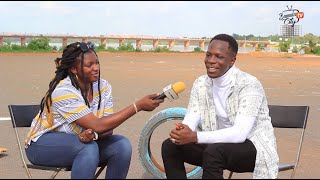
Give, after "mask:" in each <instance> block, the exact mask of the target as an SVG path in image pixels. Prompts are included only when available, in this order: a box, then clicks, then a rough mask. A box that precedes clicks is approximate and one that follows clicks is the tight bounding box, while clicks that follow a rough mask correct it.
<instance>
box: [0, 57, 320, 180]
mask: <svg viewBox="0 0 320 180" xmlns="http://www.w3.org/2000/svg"><path fill="white" fill-rule="evenodd" d="M98 55H99V59H100V62H101V76H102V78H104V79H107V80H109V82H110V83H111V84H112V88H113V97H114V106H115V107H114V110H115V111H119V110H121V109H122V108H124V107H126V106H128V105H130V104H131V103H132V102H134V101H135V100H137V99H139V98H141V97H142V96H145V95H147V94H151V93H157V92H162V89H163V87H165V86H167V85H169V84H171V83H175V82H177V81H183V82H185V84H186V86H187V88H186V90H185V91H184V92H182V93H181V94H180V95H179V96H180V99H178V100H177V101H174V102H169V101H165V102H164V103H163V104H162V105H160V107H158V108H157V109H155V110H154V111H153V112H139V113H138V114H137V115H135V116H133V117H132V118H130V119H129V120H128V121H126V122H125V123H123V124H122V125H120V126H119V127H118V128H116V129H115V130H114V133H115V134H122V135H125V136H127V137H128V138H129V139H130V141H131V143H132V146H133V156H132V161H131V166H130V170H129V174H128V176H127V178H128V179H135V178H138V179H141V178H142V179H145V178H152V177H151V176H150V175H149V174H148V173H146V172H145V170H144V169H143V167H142V165H141V163H140V160H139V155H138V139H139V136H140V133H141V130H142V128H143V127H144V125H145V123H146V122H147V121H148V120H149V118H150V117H151V116H152V115H153V114H155V113H157V112H159V111H160V110H163V109H166V108H170V107H175V106H180V107H187V104H188V100H189V94H190V90H191V87H192V83H193V81H194V80H195V79H196V78H197V77H198V76H200V75H202V74H204V73H205V68H204V63H203V59H204V53H199V54H197V53H100V54H98ZM57 56H61V54H59V53H55V54H54V53H37V54H32V53H17V54H14V53H0V67H1V71H0V75H1V78H0V84H1V85H0V117H9V112H8V108H7V105H8V104H38V103H40V100H41V98H42V96H43V95H44V93H45V92H46V91H47V88H48V83H49V81H50V80H51V79H52V78H53V75H54V71H55V65H54V62H53V60H54V59H55V57H57ZM236 66H237V67H239V68H240V69H242V70H244V71H247V72H249V73H251V74H253V75H255V76H256V77H257V78H258V79H260V81H261V83H262V84H263V86H264V88H265V92H266V94H267V98H268V102H269V104H278V105H308V106H310V112H309V119H308V124H307V129H306V134H305V141H304V146H303V149H302V155H301V159H300V163H299V167H298V169H297V171H296V175H295V178H307V179H313V178H319V177H320V171H319V162H320V131H319V129H318V128H319V127H320V121H319V118H320V80H319V77H320V57H319V56H318V57H317V56H311V55H286V54H264V53H251V54H239V55H238V58H237V62H236ZM0 128H1V131H0V135H1V136H0V137H1V138H0V147H3V148H7V149H8V151H7V152H6V153H2V154H1V155H0V178H1V179H6V178H8V179H14V178H18V179H21V178H27V176H26V174H25V171H24V169H23V167H22V163H21V160H20V155H19V152H18V148H17V143H16V139H15V135H14V131H13V129H12V126H11V122H10V121H0ZM171 128H173V127H171V126H170V127H167V128H166V130H164V131H157V134H156V135H157V137H158V136H161V138H166V137H168V132H169V130H171ZM25 133H26V132H25ZM276 136H277V142H278V146H279V148H278V152H279V155H280V161H283V162H285V161H287V162H292V160H294V159H295V154H294V153H295V152H296V151H295V150H296V149H297V146H296V145H295V144H296V143H297V141H298V136H297V132H294V133H291V132H290V131H281V132H280V131H277V130H276ZM282 136H286V137H282ZM21 139H22V140H23V139H24V136H23V137H22V138H21ZM161 141H162V139H158V142H157V143H155V146H154V147H155V149H154V152H155V155H156V156H158V158H159V152H160V143H161ZM157 148H158V149H157ZM156 152H157V153H156ZM48 156H50V154H48ZM159 161H160V160H159ZM84 168H85V167H84ZM31 173H33V176H34V177H35V178H48V177H49V174H48V173H47V172H45V171H37V170H31ZM226 173H227V172H226ZM288 175H289V173H288V172H282V173H280V174H279V178H280V179H283V178H288V177H289V176H288ZM57 178H60V179H61V178H70V173H69V172H63V173H61V174H59V175H58V176H57ZM99 178H104V173H102V175H100V177H99ZM233 178H251V173H244V174H234V176H233Z"/></svg>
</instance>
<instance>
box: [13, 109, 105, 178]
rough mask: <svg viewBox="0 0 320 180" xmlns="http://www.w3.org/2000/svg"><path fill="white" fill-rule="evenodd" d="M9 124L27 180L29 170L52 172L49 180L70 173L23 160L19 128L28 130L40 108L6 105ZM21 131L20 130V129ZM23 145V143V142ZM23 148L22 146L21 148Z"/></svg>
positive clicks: (62, 168) (103, 166) (60, 168)
mask: <svg viewBox="0 0 320 180" xmlns="http://www.w3.org/2000/svg"><path fill="white" fill-rule="evenodd" d="M8 108H9V112H10V116H11V122H12V126H13V129H14V131H15V134H16V139H17V143H18V146H19V151H20V155H21V160H22V162H23V167H24V168H25V170H26V173H27V175H28V177H29V179H32V176H31V173H30V171H29V168H30V169H38V170H47V171H54V172H53V174H52V175H51V177H50V178H51V179H54V178H55V177H56V176H57V175H58V173H59V172H60V171H71V167H48V166H37V165H33V164H30V163H26V161H25V158H24V149H23V148H22V146H21V143H20V137H19V132H18V131H19V130H18V129H20V128H29V127H30V126H31V123H32V120H33V119H34V118H35V117H36V115H37V114H38V113H39V110H40V106H39V105H8ZM20 130H21V129H20ZM23 143H24V142H23ZM23 147H24V146H23ZM105 167H106V165H101V166H100V168H99V170H98V172H97V173H96V174H95V178H97V177H98V176H99V175H100V173H101V172H102V171H103V169H104V168H105Z"/></svg>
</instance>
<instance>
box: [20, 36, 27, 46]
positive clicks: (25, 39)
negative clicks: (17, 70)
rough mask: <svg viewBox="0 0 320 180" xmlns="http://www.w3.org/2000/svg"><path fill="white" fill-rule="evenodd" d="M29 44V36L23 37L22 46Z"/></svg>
mask: <svg viewBox="0 0 320 180" xmlns="http://www.w3.org/2000/svg"><path fill="white" fill-rule="evenodd" d="M26 45H27V38H25V37H22V38H21V46H26Z"/></svg>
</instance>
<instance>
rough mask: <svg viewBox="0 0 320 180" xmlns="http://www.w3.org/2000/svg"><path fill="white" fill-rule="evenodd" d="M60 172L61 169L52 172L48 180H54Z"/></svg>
mask: <svg viewBox="0 0 320 180" xmlns="http://www.w3.org/2000/svg"><path fill="white" fill-rule="evenodd" d="M60 170H61V169H58V170H56V171H54V172H53V174H52V175H51V177H50V179H54V178H55V177H56V176H57V175H58V173H59V172H60Z"/></svg>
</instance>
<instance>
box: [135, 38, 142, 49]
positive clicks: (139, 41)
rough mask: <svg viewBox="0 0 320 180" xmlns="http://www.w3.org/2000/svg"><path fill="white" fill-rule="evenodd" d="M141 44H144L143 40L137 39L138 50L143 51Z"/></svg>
mask: <svg viewBox="0 0 320 180" xmlns="http://www.w3.org/2000/svg"><path fill="white" fill-rule="evenodd" d="M141 44H142V40H141V39H137V40H136V49H141Z"/></svg>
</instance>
